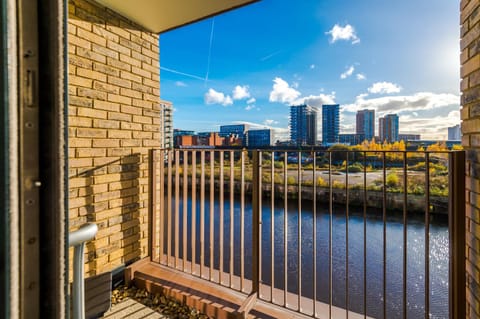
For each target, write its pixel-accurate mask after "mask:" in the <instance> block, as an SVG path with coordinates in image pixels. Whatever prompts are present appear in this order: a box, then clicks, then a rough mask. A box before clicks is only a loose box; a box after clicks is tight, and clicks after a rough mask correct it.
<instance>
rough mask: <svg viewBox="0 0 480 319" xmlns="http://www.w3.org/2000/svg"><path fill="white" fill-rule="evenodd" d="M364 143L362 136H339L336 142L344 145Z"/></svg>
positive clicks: (363, 136)
mask: <svg viewBox="0 0 480 319" xmlns="http://www.w3.org/2000/svg"><path fill="white" fill-rule="evenodd" d="M363 141H365V135H363V134H339V135H338V142H339V143H340V144H345V145H358V144H361V143H362V142H363Z"/></svg>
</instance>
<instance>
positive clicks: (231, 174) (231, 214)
mask: <svg viewBox="0 0 480 319" xmlns="http://www.w3.org/2000/svg"><path fill="white" fill-rule="evenodd" d="M234 162H235V158H234V154H233V151H230V267H229V268H230V269H229V272H230V288H233V274H234V269H233V256H234V253H233V252H234V249H233V235H234V224H233V222H234V218H235V216H234V211H235V210H234V209H235V207H234V200H235V198H234V197H233V192H234V186H235V185H234V182H235V180H234V177H235V176H234V174H235V171H234V167H233V164H234Z"/></svg>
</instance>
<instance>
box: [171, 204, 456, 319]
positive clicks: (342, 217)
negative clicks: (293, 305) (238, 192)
mask: <svg viewBox="0 0 480 319" xmlns="http://www.w3.org/2000/svg"><path fill="white" fill-rule="evenodd" d="M227 196H228V195H227ZM207 198H208V195H207ZM197 199H198V196H197ZM187 203H188V213H187V233H188V234H191V231H192V229H191V227H192V226H191V223H192V216H191V211H192V200H191V198H190V197H189V198H188V199H187ZM171 205H172V211H174V207H175V203H174V201H173V200H172V203H171ZM283 205H284V204H283V201H276V202H275V205H274V210H273V214H272V209H271V207H270V200H269V199H263V204H262V214H261V215H262V228H261V233H262V242H261V247H262V263H261V273H262V278H261V280H262V282H263V283H264V284H267V285H270V284H271V270H270V269H271V256H272V252H271V251H272V249H271V244H272V243H271V238H272V237H273V240H274V274H275V279H274V282H275V287H276V288H279V289H284V286H285V282H284V269H285V266H284V259H285V258H284V234H285V223H284V211H285V210H284V207H283ZM301 205H302V207H301V208H302V209H301V219H299V210H298V201H296V200H289V203H288V208H287V227H286V229H287V247H288V249H287V273H288V276H287V277H288V279H287V286H288V291H289V292H292V293H298V270H299V258H298V251H299V243H300V242H301V250H302V258H301V260H300V263H301V270H302V291H301V293H302V296H305V297H308V298H312V297H313V273H314V271H313V264H314V256H315V255H316V262H317V268H316V274H317V278H316V279H317V285H316V286H317V300H319V301H322V302H325V303H328V301H329V298H330V295H329V282H330V280H329V273H330V269H329V268H330V260H329V248H330V244H329V243H330V220H331V226H332V227H331V229H332V231H331V238H332V241H331V246H332V256H331V258H332V269H333V271H332V282H333V286H332V300H333V305H335V306H339V307H342V308H346V307H345V306H346V280H345V278H346V269H347V253H346V252H347V240H346V239H347V236H346V235H347V231H346V224H347V218H346V211H347V209H346V207H345V206H335V207H333V210H332V212H331V214H330V211H329V208H328V206H321V207H317V212H316V218H315V220H316V254H314V251H313V250H314V249H313V246H314V245H313V243H314V240H313V239H314V236H313V228H314V224H315V223H314V213H313V207H312V204H311V202H310V201H304V202H302V204H301ZM195 208H196V217H195V218H196V223H195V225H196V226H195V231H196V237H197V240H196V243H197V247H196V251H197V253H196V262H197V263H200V256H199V255H200V242H201V240H200V238H199V237H200V202H199V201H198V200H197V201H196V205H195ZM219 208H220V202H219V200H218V198H215V201H214V223H213V225H214V229H213V230H214V251H215V253H214V267H215V268H216V269H218V268H219V254H218V252H219V251H220V224H219V220H220V209H219ZM204 209H205V217H204V225H205V240H204V245H205V251H206V254H205V265H206V266H209V258H210V257H209V248H208V247H209V245H210V240H209V234H210V231H211V230H210V226H209V225H210V203H209V201H208V199H206V201H205V208H204ZM232 209H233V211H232ZM244 211H245V231H244V236H245V252H244V253H245V259H246V261H245V268H246V277H247V278H251V271H250V268H251V266H250V265H251V262H250V261H251V251H252V250H251V213H252V206H251V202H250V201H249V200H246V201H245V208H244ZM182 212H183V200H182V199H181V200H180V202H179V218H180V220H179V225H180V227H179V228H180V229H179V232H180V256H179V257H182V255H183V252H182V243H181V238H182V234H183V226H182V225H183V213H182ZM240 212H241V206H240V201H239V200H238V199H235V200H234V202H233V203H230V201H229V200H228V198H226V200H225V202H224V227H223V233H224V234H223V238H224V244H223V245H224V250H223V251H224V271H229V269H228V268H229V258H230V253H231V252H230V248H229V243H230V214H231V213H232V214H233V220H234V228H233V229H234V231H233V234H234V249H233V254H234V273H235V274H236V275H239V274H240V218H241V213H240ZM173 214H174V213H172V215H173ZM272 216H273V220H274V225H273V226H274V227H273V229H274V230H273V233H274V234H273V236H271V228H272V227H271V226H272ZM366 216H367V218H366V219H364V216H363V210H362V209H358V208H353V207H350V208H349V218H348V278H349V280H348V303H349V305H348V308H349V309H350V310H352V311H354V312H357V313H363V312H364V256H365V258H366V260H365V263H366V286H367V287H366V298H365V299H366V311H367V315H368V316H371V317H375V318H383V302H384V300H386V318H402V311H403V310H402V309H403V297H402V296H403V295H402V291H403V236H404V227H403V222H402V215H401V213H398V212H390V211H388V212H387V220H386V223H385V236H386V246H385V252H386V267H385V269H386V273H385V278H386V296H384V294H383V278H384V267H383V252H384V242H383V236H384V222H383V218H382V211H381V210H375V209H368V212H367V213H366ZM299 220H300V221H301V223H300V226H301V236H300V237H299V236H298V230H299ZM166 224H167V223H165V225H166ZM172 225H174V223H173V222H172ZM429 226H430V236H429V239H430V251H429V252H430V280H429V284H430V298H429V299H430V300H429V302H430V314H431V318H447V317H448V267H449V265H448V254H449V249H448V224H447V219H446V216H436V217H435V219H434V220H432V221H431V222H430V225H429ZM165 227H166V226H165ZM364 229H366V236H364V235H365V232H364ZM165 234H166V231H165ZM172 234H174V232H173V231H172ZM172 236H173V235H172ZM188 236H190V235H188ZM299 238H300V239H299ZM364 238H366V253H365V251H364ZM188 242H190V240H189V241H188ZM164 251H165V252H166V249H165V248H164ZM172 251H174V250H173V249H172ZM406 251H407V267H408V268H407V313H408V317H409V318H423V317H424V309H425V308H424V306H425V302H424V301H425V297H424V290H425V224H424V217H423V216H422V215H418V214H408V223H407V249H406ZM187 256H188V259H189V260H191V249H190V247H189V248H188V251H187ZM385 297H386V299H384V298H385Z"/></svg>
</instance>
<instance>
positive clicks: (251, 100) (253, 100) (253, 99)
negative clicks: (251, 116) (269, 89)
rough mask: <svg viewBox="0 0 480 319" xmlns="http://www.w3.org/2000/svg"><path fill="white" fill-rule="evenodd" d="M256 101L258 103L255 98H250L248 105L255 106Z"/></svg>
mask: <svg viewBox="0 0 480 319" xmlns="http://www.w3.org/2000/svg"><path fill="white" fill-rule="evenodd" d="M256 101H257V100H256V99H255V98H254V97H252V98H250V99H248V100H247V104H253V103H255V102H256Z"/></svg>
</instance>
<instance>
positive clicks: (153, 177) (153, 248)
mask: <svg viewBox="0 0 480 319" xmlns="http://www.w3.org/2000/svg"><path fill="white" fill-rule="evenodd" d="M149 155H150V160H149V171H150V194H151V196H150V203H149V214H150V229H149V231H150V233H151V236H150V260H151V261H156V260H157V256H158V254H157V236H158V232H157V159H156V156H157V150H153V149H152V150H150V154H149Z"/></svg>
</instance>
